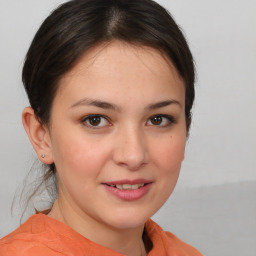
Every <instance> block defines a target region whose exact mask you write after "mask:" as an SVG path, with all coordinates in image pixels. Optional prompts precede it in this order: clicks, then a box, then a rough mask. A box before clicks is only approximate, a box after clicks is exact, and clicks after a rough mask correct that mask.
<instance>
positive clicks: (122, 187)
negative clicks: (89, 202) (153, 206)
mask: <svg viewBox="0 0 256 256" xmlns="http://www.w3.org/2000/svg"><path fill="white" fill-rule="evenodd" d="M106 185H107V186H109V187H113V188H117V189H120V190H136V189H139V188H142V187H144V186H145V185H146V183H139V184H116V185H109V184H106Z"/></svg>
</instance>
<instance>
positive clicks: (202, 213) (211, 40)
mask: <svg viewBox="0 0 256 256" xmlns="http://www.w3.org/2000/svg"><path fill="white" fill-rule="evenodd" d="M61 2H64V1H60V0H43V1H42V0H40V1H39V0H22V1H21V0H11V1H3V0H0V38H1V40H0V115H1V122H0V145H1V147H0V159H1V161H0V174H1V176H0V177H1V178H0V203H1V208H0V237H2V236H4V235H6V234H7V233H8V232H10V231H11V230H13V229H14V228H16V227H17V226H18V223H19V216H18V215H17V214H14V216H13V217H12V216H11V214H10V206H11V202H12V198H13V196H14V193H15V190H16V188H17V187H18V185H20V183H21V182H22V180H23V178H24V176H25V174H26V173H27V172H28V170H29V169H30V167H31V163H32V162H33V161H32V160H33V153H32V148H31V146H30V144H29V141H28V139H27V137H26V135H25V132H24V131H23V127H22V124H21V111H22V109H23V107H24V106H26V105H27V104H28V103H27V99H26V96H25V93H24V91H23V88H22V83H21V69H22V63H23V59H24V56H25V53H26V51H27V49H28V47H29V44H30V42H31V40H32V37H33V36H34V34H35V32H36V30H37V29H38V27H39V25H40V24H41V22H42V20H43V19H44V18H45V17H46V15H48V13H49V12H50V11H51V10H52V9H53V8H54V7H56V6H57V5H58V4H59V3H61ZM158 2H159V3H160V4H163V5H164V6H165V7H167V8H168V9H169V10H170V12H171V13H172V15H173V17H174V18H175V19H176V21H177V23H178V24H179V25H180V26H181V27H182V29H183V30H184V31H185V34H186V36H187V38H188V41H189V44H190V47H191V50H192V52H193V54H194V57H195V61H196V66H197V73H198V80H197V85H196V101H195V107H194V118H193V125H192V129H191V133H190V138H189V141H188V145H187V151H186V159H185V161H184V164H183V168H182V172H181V176H180V180H179V182H178V185H177V187H176V189H175V192H174V193H173V195H172V197H171V198H170V200H169V201H168V202H167V203H166V205H165V207H164V208H163V209H161V210H160V212H158V213H157V214H156V215H155V216H154V219H155V220H157V222H158V223H160V225H161V226H163V228H164V229H167V230H170V231H171V232H173V233H175V234H176V235H178V236H179V237H180V238H181V239H183V240H185V241H186V242H188V243H191V244H193V245H194V246H195V247H197V248H198V249H199V250H200V251H201V252H202V253H203V254H204V255H209V256H216V255H223V256H238V255H239V256H240V255H243V256H255V255H256V170H255V169H256V136H255V132H256V103H255V98H256V76H255V69H256V15H255V9H256V1H255V0H246V1H238V0H226V1H223V0H215V1H206V0H195V1H191V0H190V1H189V0H173V1H172V0H165V1H164V0H161V1H160V0H159V1H158Z"/></svg>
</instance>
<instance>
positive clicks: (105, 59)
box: [56, 41, 185, 100]
mask: <svg viewBox="0 0 256 256" xmlns="http://www.w3.org/2000/svg"><path fill="white" fill-rule="evenodd" d="M170 91H171V92H172V93H173V94H174V95H176V96H177V97H180V98H182V100H183V98H184V97H183V96H184V95H185V88H184V82H183V80H182V79H181V78H180V76H179V74H178V72H177V70H176V69H175V67H174V66H173V64H172V63H171V61H170V60H169V59H168V58H166V57H165V56H164V55H163V54H162V53H161V52H160V51H157V50H156V49H153V48H150V47H145V46H138V45H130V44H127V43H123V42H120V41H114V42H111V43H105V44H102V45H99V46H97V47H95V48H93V49H91V50H88V51H87V52H85V53H84V55H83V56H82V57H81V58H80V59H79V61H78V62H77V64H76V65H75V66H74V67H73V68H72V69H71V70H70V71H68V72H67V73H66V74H64V76H63V77H62V78H61V80H60V83H59V89H58V92H57V95H56V97H57V98H58V97H60V96H64V94H65V95H68V96H69V98H70V97H74V98H77V97H78V96H79V95H82V94H84V96H87V94H88V95H89V96H90V95H92V94H97V95H98V96H99V97H104V99H105V98H106V97H108V96H109V95H110V96H111V94H112V96H113V94H119V95H124V94H125V95H127V96H128V95H130V96H131V94H133V98H134V97H135V95H134V93H138V94H140V95H141V96H142V95H145V93H146V92H147V95H148V96H149V97H150V95H151V96H152V100H153V97H154V94H156V93H160V94H163V95H164V94H165V93H168V92H170ZM142 92H144V93H142ZM135 98H136V97H135ZM74 100H75V99H74Z"/></svg>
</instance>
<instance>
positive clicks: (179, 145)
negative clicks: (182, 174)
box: [153, 135, 186, 173]
mask: <svg viewBox="0 0 256 256" xmlns="http://www.w3.org/2000/svg"><path fill="white" fill-rule="evenodd" d="M185 145H186V136H185V135H184V136H183V135H181V136H169V137H168V138H165V139H163V140H162V141H161V140H159V141H158V143H157V144H156V145H155V146H154V147H153V148H154V153H153V154H154V156H155V157H154V158H155V161H156V162H157V164H158V166H160V167H161V170H162V171H164V172H168V173H173V172H174V173H175V172H179V170H180V166H181V163H182V161H183V159H184V152H185Z"/></svg>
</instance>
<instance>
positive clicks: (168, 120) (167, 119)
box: [147, 115, 176, 127]
mask: <svg viewBox="0 0 256 256" xmlns="http://www.w3.org/2000/svg"><path fill="white" fill-rule="evenodd" d="M174 123H176V120H175V119H174V118H173V117H172V116H169V115H155V116H151V117H150V118H149V119H148V121H147V125H153V126H159V127H168V126H170V125H172V124H174Z"/></svg>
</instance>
